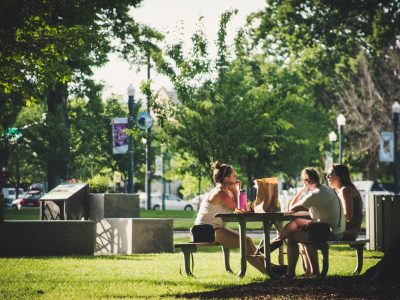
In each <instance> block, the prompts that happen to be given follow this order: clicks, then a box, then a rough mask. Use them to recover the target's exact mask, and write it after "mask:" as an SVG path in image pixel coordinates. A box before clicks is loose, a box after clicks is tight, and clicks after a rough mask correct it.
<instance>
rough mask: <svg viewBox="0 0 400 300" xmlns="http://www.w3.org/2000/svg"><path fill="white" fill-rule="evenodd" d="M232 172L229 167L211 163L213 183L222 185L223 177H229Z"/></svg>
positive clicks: (219, 163)
mask: <svg viewBox="0 0 400 300" xmlns="http://www.w3.org/2000/svg"><path fill="white" fill-rule="evenodd" d="M232 172H233V168H232V166H231V165H228V164H223V163H221V162H219V161H216V162H214V163H213V180H214V182H215V183H223V181H224V178H225V177H229V176H230V175H231V174H232Z"/></svg>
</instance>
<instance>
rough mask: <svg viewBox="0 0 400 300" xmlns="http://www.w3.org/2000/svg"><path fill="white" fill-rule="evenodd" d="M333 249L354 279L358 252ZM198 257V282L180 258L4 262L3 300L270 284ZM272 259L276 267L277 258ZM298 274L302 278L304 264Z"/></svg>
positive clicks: (234, 260) (335, 262)
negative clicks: (230, 271) (189, 275)
mask: <svg viewBox="0 0 400 300" xmlns="http://www.w3.org/2000/svg"><path fill="white" fill-rule="evenodd" d="M180 241H182V240H181V239H176V240H175V242H180ZM330 250H331V251H330V269H329V275H351V272H352V270H353V269H354V267H355V264H356V257H355V251H354V250H351V249H350V248H349V247H331V248H330ZM364 256H365V260H364V269H363V270H366V269H367V268H369V267H371V266H373V265H375V264H376V263H377V261H378V260H379V258H380V257H381V256H382V253H379V252H368V251H366V252H365V254H364ZM194 258H195V266H194V274H195V277H188V276H185V275H180V274H179V269H180V267H181V268H182V271H183V265H182V254H181V253H165V254H141V255H139V254H137V255H115V256H93V257H43V258H0V298H1V299H116V298H119V299H139V298H141V299H143V298H145V299H159V298H165V299H173V298H174V297H175V295H180V294H184V293H190V292H202V291H209V290H216V289H221V288H225V287H230V286H235V285H245V284H248V283H252V282H262V281H263V280H265V277H264V276H263V275H262V274H260V273H258V272H257V271H256V270H255V269H254V268H252V267H251V266H249V267H248V272H247V274H246V276H245V277H244V278H242V279H238V278H237V277H236V276H235V275H232V274H228V273H226V272H225V271H224V266H223V260H222V252H221V250H220V248H219V247H212V248H208V249H204V251H199V252H197V253H194ZM273 259H274V261H275V262H276V257H274V258H273ZM231 266H232V268H233V270H235V271H237V270H239V253H238V251H237V250H233V251H232V254H231ZM298 274H301V268H300V263H299V264H298ZM267 280H269V279H267Z"/></svg>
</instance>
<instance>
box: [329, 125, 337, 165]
mask: <svg viewBox="0 0 400 300" xmlns="http://www.w3.org/2000/svg"><path fill="white" fill-rule="evenodd" d="M336 141H337V135H336V133H335V132H334V131H331V132H330V133H329V142H330V144H331V155H332V162H335V157H334V151H333V143H334V142H336Z"/></svg>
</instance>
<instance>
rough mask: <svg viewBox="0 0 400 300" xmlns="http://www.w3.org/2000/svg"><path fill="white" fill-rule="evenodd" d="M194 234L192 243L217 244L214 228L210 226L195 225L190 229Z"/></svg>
mask: <svg viewBox="0 0 400 300" xmlns="http://www.w3.org/2000/svg"><path fill="white" fill-rule="evenodd" d="M190 233H191V234H192V240H191V241H190V242H191V243H212V242H215V231H214V227H212V225H210V224H200V225H194V226H193V227H192V228H190Z"/></svg>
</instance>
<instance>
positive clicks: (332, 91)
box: [252, 0, 400, 179]
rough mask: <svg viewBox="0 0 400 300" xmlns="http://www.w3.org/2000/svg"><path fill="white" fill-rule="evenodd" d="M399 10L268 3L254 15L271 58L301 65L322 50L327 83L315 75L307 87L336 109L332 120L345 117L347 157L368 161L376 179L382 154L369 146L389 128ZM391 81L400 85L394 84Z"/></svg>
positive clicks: (356, 4) (378, 5) (384, 4)
mask: <svg viewBox="0 0 400 300" xmlns="http://www.w3.org/2000/svg"><path fill="white" fill-rule="evenodd" d="M399 7H400V2H399V1H361V2H360V1H317V2H316V1H294V0H286V1H269V2H268V4H267V6H266V8H265V10H264V11H262V12H260V13H258V14H256V15H254V16H253V20H257V21H259V25H255V26H254V29H253V31H252V34H253V37H254V41H255V43H256V44H259V45H262V47H263V49H264V51H265V52H266V53H267V55H269V56H270V57H272V58H275V59H278V60H282V61H296V60H298V59H299V58H301V56H302V55H303V54H304V52H305V51H309V50H310V49H320V51H319V52H320V54H322V55H320V56H319V57H318V60H316V62H317V64H316V67H317V68H318V71H319V73H320V74H321V75H322V78H323V80H316V79H317V78H316V77H315V76H311V77H309V80H308V82H309V83H312V82H317V83H318V84H317V85H315V92H316V93H319V94H320V95H321V97H319V105H321V106H323V107H325V108H327V109H328V108H329V107H332V106H333V109H332V116H335V115H336V114H337V111H338V110H339V111H342V112H343V111H344V112H346V117H347V119H348V120H349V124H348V126H346V129H347V130H348V133H347V134H346V136H347V137H348V138H347V140H348V141H349V143H348V144H349V146H350V147H351V155H347V154H348V153H350V151H348V152H347V154H346V156H347V157H346V158H347V159H348V160H352V161H355V160H358V161H359V160H362V158H363V157H366V158H367V159H366V161H367V174H368V176H369V177H370V178H372V179H374V178H375V177H376V176H377V172H376V171H377V168H378V157H377V153H378V152H377V146H373V147H369V149H368V146H367V145H369V146H370V145H371V141H375V143H377V141H378V137H379V133H380V131H381V130H382V129H385V128H387V126H388V121H389V120H390V107H391V104H392V102H393V98H392V97H391V96H390V95H389V94H388V93H387V92H386V91H392V92H393V91H394V87H395V86H396V85H397V84H396V82H397V81H398V78H395V77H396V75H395V74H396V73H395V72H396V67H394V66H393V64H392V63H391V60H392V61H393V59H392V58H391V57H393V56H392V55H391V54H390V53H395V52H398V51H399V47H398V36H399V28H400V26H399V25H400V24H399V22H400V20H399V18H398V11H399ZM360 53H362V55H361V56H362V57H363V60H361V63H360V65H359V66H358V64H359V62H360V60H358V59H357V57H359V54H360ZM362 61H364V62H362ZM389 66H391V67H389ZM304 68H308V66H307V65H304ZM314 75H315V74H314ZM381 78H385V80H381ZM388 78H392V79H394V82H395V83H394V84H393V85H390V84H389V82H390V80H387V79H388ZM376 100H378V101H377V102H374V101H376ZM378 103H380V106H378ZM368 107H369V108H372V111H368ZM378 112H380V113H378ZM331 119H332V123H333V124H334V118H331ZM371 127H372V130H371ZM376 145H377V144H376Z"/></svg>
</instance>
